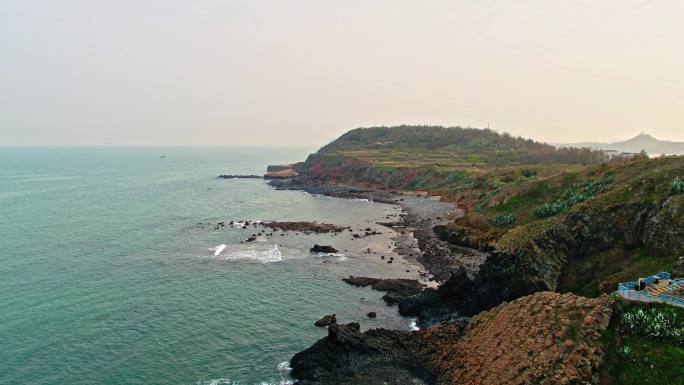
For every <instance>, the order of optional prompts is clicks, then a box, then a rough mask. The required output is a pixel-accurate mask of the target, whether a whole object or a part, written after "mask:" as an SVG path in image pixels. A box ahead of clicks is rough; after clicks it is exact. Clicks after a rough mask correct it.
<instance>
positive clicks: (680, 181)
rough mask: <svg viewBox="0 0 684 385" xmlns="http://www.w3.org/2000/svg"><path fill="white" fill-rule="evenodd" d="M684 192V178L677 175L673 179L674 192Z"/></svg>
mask: <svg viewBox="0 0 684 385" xmlns="http://www.w3.org/2000/svg"><path fill="white" fill-rule="evenodd" d="M681 193H684V178H680V177H678V176H677V177H675V178H674V179H673V180H672V194H673V195H674V194H681Z"/></svg>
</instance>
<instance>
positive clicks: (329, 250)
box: [309, 245, 337, 254]
mask: <svg viewBox="0 0 684 385" xmlns="http://www.w3.org/2000/svg"><path fill="white" fill-rule="evenodd" d="M309 251H311V252H312V253H326V254H332V253H337V249H335V248H334V247H332V246H320V245H314V247H312V248H311V249H310V250H309Z"/></svg>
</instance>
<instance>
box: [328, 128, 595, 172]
mask: <svg viewBox="0 0 684 385" xmlns="http://www.w3.org/2000/svg"><path fill="white" fill-rule="evenodd" d="M340 153H344V154H345V155H347V156H352V157H356V158H364V159H365V160H369V161H373V162H375V163H378V162H385V163H386V162H387V161H391V162H392V163H393V164H395V165H398V164H402V163H403V164H414V165H415V164H416V163H421V164H447V163H448V164H451V165H454V164H455V163H460V164H461V165H464V164H468V165H471V166H473V165H489V166H491V165H504V164H509V165H514V164H529V163H539V162H543V161H548V162H558V163H566V164H570V163H577V164H592V163H600V162H601V161H603V159H604V158H603V154H601V153H600V152H599V151H595V150H591V149H586V148H556V147H554V146H552V145H550V144H546V143H540V142H535V141H534V140H532V139H526V138H521V137H514V136H511V135H509V134H507V133H503V134H500V133H497V132H495V131H492V130H489V129H478V128H470V127H442V126H407V125H403V126H396V127H367V128H357V129H354V130H351V131H348V132H347V133H345V134H344V135H342V136H340V137H339V138H337V139H335V140H334V141H332V142H330V143H328V144H327V145H325V146H323V147H322V148H321V149H320V150H319V151H318V153H317V154H318V155H330V154H340Z"/></svg>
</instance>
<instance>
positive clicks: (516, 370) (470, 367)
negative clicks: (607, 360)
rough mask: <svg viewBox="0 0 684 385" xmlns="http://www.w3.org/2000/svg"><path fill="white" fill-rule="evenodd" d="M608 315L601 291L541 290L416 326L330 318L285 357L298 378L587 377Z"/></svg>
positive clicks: (535, 380) (304, 383) (484, 380)
mask: <svg viewBox="0 0 684 385" xmlns="http://www.w3.org/2000/svg"><path fill="white" fill-rule="evenodd" d="M611 316H612V300H611V299H609V298H608V297H601V298H597V299H588V298H583V297H578V296H575V295H573V294H558V293H552V292H543V293H537V294H534V295H531V296H527V297H524V298H520V299H518V300H516V301H513V302H511V303H505V304H501V305H500V306H498V307H496V308H493V309H492V310H490V311H487V312H484V313H482V314H480V315H478V316H477V317H474V318H473V319H472V321H471V322H470V323H467V322H466V321H465V320H458V321H448V322H442V323H440V324H437V325H435V326H433V327H431V328H429V329H425V330H420V331H417V332H407V331H397V330H383V329H373V330H369V331H366V332H363V333H362V332H361V331H360V327H359V324H356V323H351V324H347V325H337V324H332V325H330V327H329V329H328V336H327V337H325V338H323V339H321V340H320V341H318V342H317V343H316V344H314V345H313V346H312V347H311V348H309V349H307V350H305V351H303V352H301V353H298V354H296V355H295V356H294V357H293V359H292V361H291V366H292V369H293V370H292V375H293V377H295V378H297V379H298V380H299V383H300V384H301V385H322V384H326V385H334V384H371V385H373V384H378V385H380V384H440V385H461V384H474V385H489V384H491V385H498V384H549V385H550V384H568V385H570V384H583V383H589V382H591V380H592V376H593V374H594V373H595V372H596V369H597V368H599V367H600V366H601V364H602V362H603V351H602V347H601V343H600V334H601V332H603V331H604V330H605V329H606V328H607V327H608V324H609V322H610V319H611ZM397 381H400V382H397Z"/></svg>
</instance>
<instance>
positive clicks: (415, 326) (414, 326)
mask: <svg viewBox="0 0 684 385" xmlns="http://www.w3.org/2000/svg"><path fill="white" fill-rule="evenodd" d="M409 330H411V331H414V332H415V331H417V330H420V328H419V327H418V323H417V322H416V320H414V319H412V320H411V322H410V323H409Z"/></svg>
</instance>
